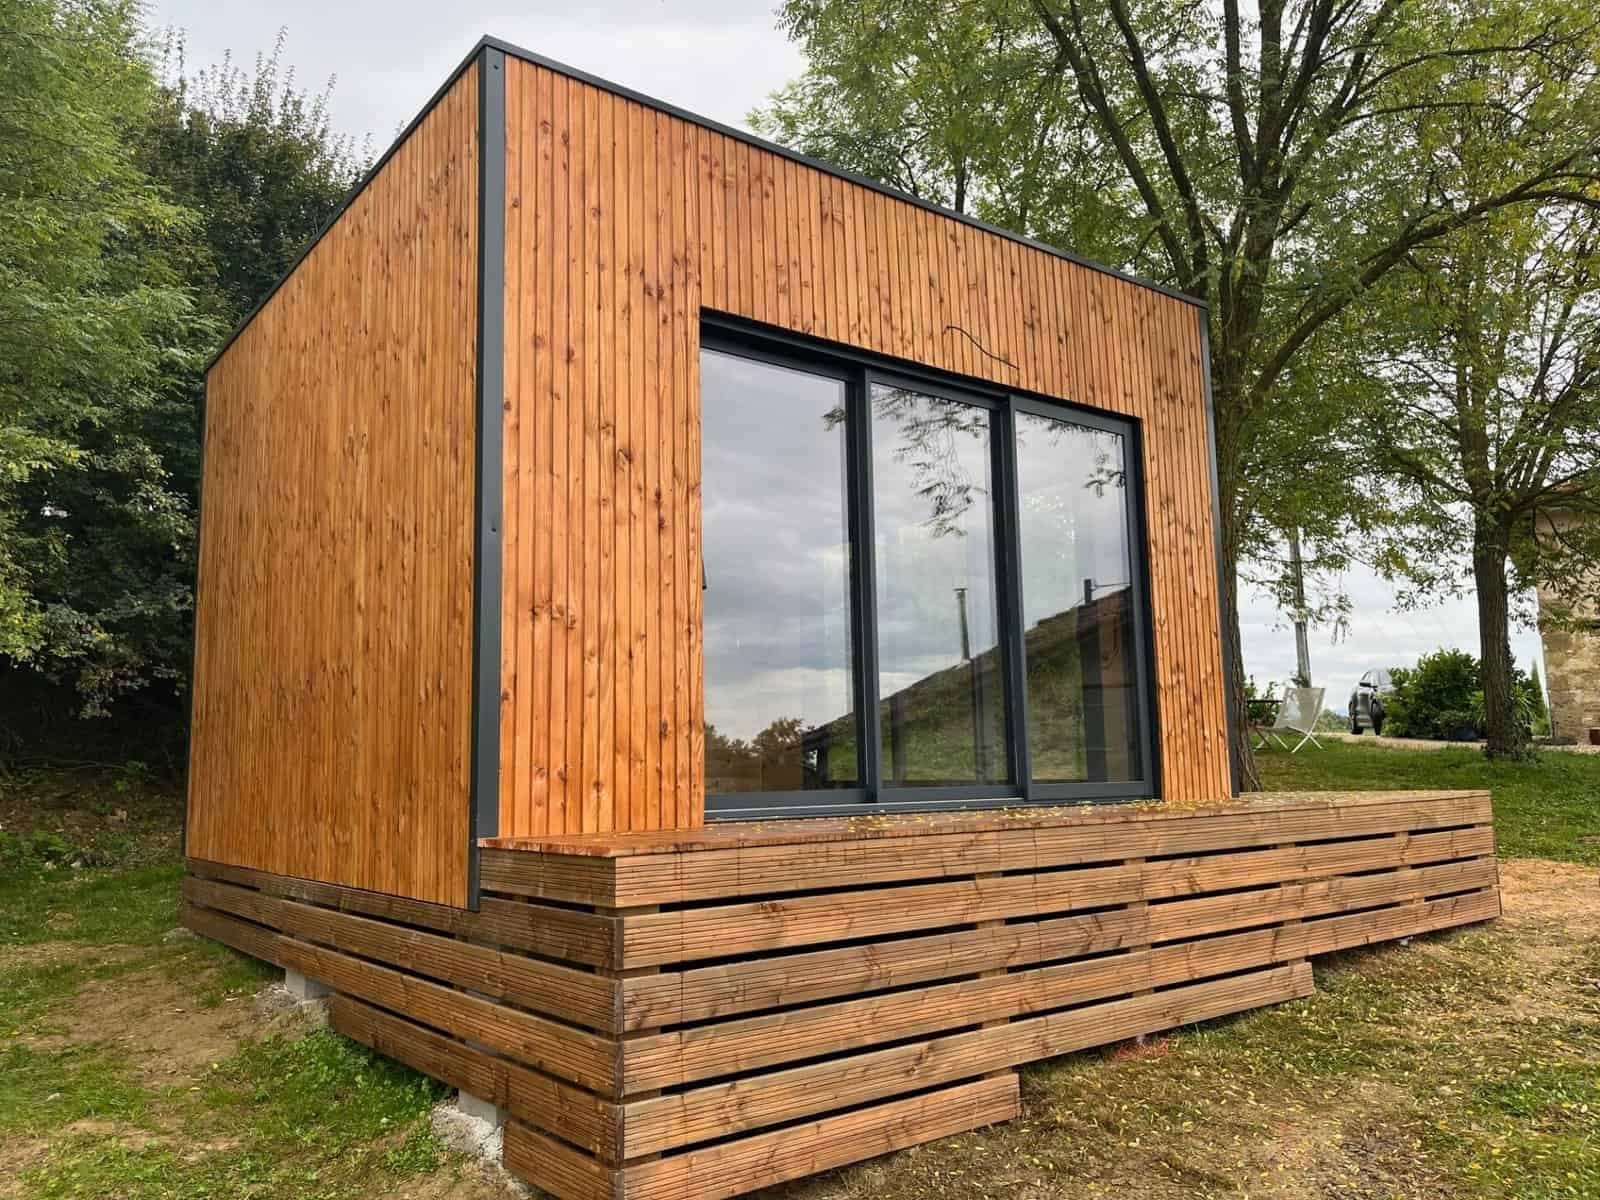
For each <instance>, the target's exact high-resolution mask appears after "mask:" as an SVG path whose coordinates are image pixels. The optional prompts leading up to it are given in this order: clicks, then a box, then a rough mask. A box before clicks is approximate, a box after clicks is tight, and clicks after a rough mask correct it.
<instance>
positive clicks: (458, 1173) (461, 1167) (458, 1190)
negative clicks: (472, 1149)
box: [383, 1161, 540, 1200]
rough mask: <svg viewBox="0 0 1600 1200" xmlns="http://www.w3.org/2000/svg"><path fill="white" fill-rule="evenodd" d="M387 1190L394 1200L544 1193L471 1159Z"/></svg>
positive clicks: (494, 1198) (511, 1198)
mask: <svg viewBox="0 0 1600 1200" xmlns="http://www.w3.org/2000/svg"><path fill="white" fill-rule="evenodd" d="M383 1194H384V1196H385V1197H387V1198H390V1200H525V1198H526V1197H530V1196H537V1195H539V1194H540V1193H537V1192H534V1191H533V1190H532V1189H530V1188H526V1187H523V1186H522V1185H521V1184H520V1183H518V1182H517V1181H516V1180H514V1179H512V1178H511V1177H510V1176H509V1175H507V1174H506V1173H505V1172H504V1171H501V1170H499V1169H497V1168H496V1167H493V1166H490V1165H489V1164H488V1163H481V1162H472V1161H468V1162H464V1163H458V1164H454V1165H451V1166H448V1167H445V1168H444V1169H443V1170H439V1171H435V1172H434V1173H433V1174H432V1175H421V1176H417V1177H416V1178H414V1179H408V1180H406V1181H404V1182H403V1183H401V1184H399V1185H398V1186H385V1187H384V1191H383Z"/></svg>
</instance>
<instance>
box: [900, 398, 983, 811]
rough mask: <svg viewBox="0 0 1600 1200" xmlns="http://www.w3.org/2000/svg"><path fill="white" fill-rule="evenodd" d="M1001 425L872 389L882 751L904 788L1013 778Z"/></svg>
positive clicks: (954, 406)
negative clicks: (1000, 607)
mask: <svg viewBox="0 0 1600 1200" xmlns="http://www.w3.org/2000/svg"><path fill="white" fill-rule="evenodd" d="M991 424H992V418H991V414H990V413H989V411H988V410H986V409H983V408H980V407H976V406H973V405H968V404H961V403H958V402H955V401H951V400H945V399H942V398H940V397H936V396H930V395H924V394H919V393H915V392H911V391H906V390H903V389H896V388H886V387H882V386H877V385H875V386H874V387H873V389H872V462H873V466H872V471H873V476H872V491H873V522H874V525H873V528H874V535H875V539H876V565H877V580H876V585H877V597H878V610H877V611H878V657H879V668H880V669H879V679H878V689H879V696H880V697H881V698H882V699H883V700H885V701H887V702H888V704H887V712H886V714H885V716H884V718H883V737H884V743H885V744H884V746H883V747H882V748H881V750H880V753H881V754H882V760H883V762H884V764H885V777H886V778H889V779H892V780H893V781H894V782H896V783H901V784H907V785H914V784H940V783H945V784H956V783H961V782H978V781H983V782H988V781H992V780H994V779H996V778H1001V777H1003V776H1004V773H1005V754H1004V752H1003V747H1004V739H1005V714H1004V711H1003V709H1004V700H1003V697H1002V695H1001V688H1000V685H999V676H998V671H997V665H998V656H996V655H994V654H992V653H988V652H989V651H992V649H993V648H994V647H995V645H996V644H997V642H998V620H997V613H996V606H995V602H996V592H997V588H996V583H995V565H996V564H995V539H994V505H993V492H992V484H991V480H990V465H991V458H990V427H991ZM951 668H959V669H958V670H951Z"/></svg>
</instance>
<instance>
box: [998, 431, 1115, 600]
mask: <svg viewBox="0 0 1600 1200" xmlns="http://www.w3.org/2000/svg"><path fill="white" fill-rule="evenodd" d="M1016 429H1017V483H1018V490H1019V493H1020V497H1019V498H1020V503H1019V505H1018V508H1019V515H1020V519H1021V524H1022V528H1021V531H1020V532H1021V536H1020V539H1019V540H1020V542H1021V545H1022V579H1023V587H1022V601H1023V622H1024V624H1025V625H1027V626H1029V627H1031V626H1034V625H1036V624H1038V623H1039V622H1040V621H1043V620H1046V619H1048V618H1049V617H1052V616H1055V615H1056V614H1057V613H1060V612H1064V611H1066V610H1067V609H1068V608H1071V607H1073V606H1074V605H1078V604H1082V603H1083V601H1084V587H1085V583H1086V582H1087V581H1093V585H1094V594H1095V595H1097V596H1098V595H1100V594H1102V593H1103V592H1104V591H1105V590H1106V589H1108V588H1111V587H1114V586H1126V584H1127V583H1128V580H1129V577H1130V572H1131V570H1132V564H1131V563H1130V561H1129V557H1128V548H1129V544H1130V539H1129V532H1128V526H1127V508H1126V501H1127V497H1126V494H1125V487H1126V478H1127V475H1126V463H1125V460H1124V453H1123V442H1122V438H1121V436H1120V435H1118V434H1115V433H1109V432H1106V431H1104V430H1099V429H1092V428H1089V427H1087V426H1083V425H1072V424H1068V423H1067V422H1065V421H1059V420H1054V419H1052V418H1049V417H1041V416H1037V415H1035V414H1033V413H1026V412H1018V413H1017V414H1016Z"/></svg>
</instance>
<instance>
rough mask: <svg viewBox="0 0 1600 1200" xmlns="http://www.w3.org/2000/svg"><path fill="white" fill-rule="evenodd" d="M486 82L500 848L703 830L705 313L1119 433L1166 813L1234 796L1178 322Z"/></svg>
mask: <svg viewBox="0 0 1600 1200" xmlns="http://www.w3.org/2000/svg"><path fill="white" fill-rule="evenodd" d="M506 66H507V71H508V75H507V80H506V94H507V127H508V135H507V137H508V142H507V171H506V178H507V184H506V220H507V227H506V247H507V251H506V253H507V263H506V275H507V296H506V380H507V383H506V390H507V404H506V426H505V429H506V457H505V472H506V475H505V483H506V487H505V497H506V501H505V522H506V526H505V547H506V558H505V572H506V588H505V598H504V611H503V631H504V632H503V641H502V661H501V676H502V680H503V687H502V693H501V701H502V709H501V757H502V767H501V774H500V780H501V791H500V814H501V832H502V833H503V834H504V835H507V836H517V835H522V836H537V835H542V834H552V833H563V832H567V833H573V832H606V831H609V830H643V829H662V828H674V827H678V828H682V827H692V826H694V825H698V824H699V823H700V822H701V821H702V819H703V814H704V807H705V796H704V782H703V769H702V768H703V760H704V731H703V722H702V712H703V706H702V696H701V658H700V655H701V621H700V547H699V544H698V531H699V526H700V514H699V506H700V475H699V470H700V452H699V447H700V429H699V388H700V385H699V366H698V362H699V323H700V313H701V309H702V308H706V309H711V310H715V311H718V312H723V313H730V314H734V315H737V316H740V317H745V318H748V319H751V320H755V321H761V322H765V323H768V324H771V325H774V326H777V327H779V328H782V329H787V330H792V331H797V332H801V333H806V334H811V335H814V336H816V337H819V338H826V339H828V340H830V341H834V342H839V343H843V344H846V345H849V346H855V347H860V348H863V349H866V350H871V351H875V352H878V353H882V354H888V355H893V356H896V357H899V358H903V359H909V360H912V361H915V362H918V363H923V364H927V365H929V366H932V367H937V368H941V369H943V370H948V371H953V372H958V373H960V374H964V375H968V376H972V377H974V378H977V379H982V380H986V381H989V382H992V383H995V384H1001V385H1006V386H1011V387H1015V388H1018V389H1020V390H1023V391H1028V392H1035V393H1039V394H1042V395H1045V396H1052V397H1057V398H1060V399H1063V400H1069V401H1073V402H1077V403H1080V404H1085V405H1089V406H1092V407H1095V408H1100V409H1105V410H1107V411H1109V412H1114V413H1120V414H1123V415H1126V416H1130V417H1134V418H1137V419H1138V420H1139V421H1140V427H1141V431H1142V436H1143V441H1144V465H1145V507H1146V521H1147V524H1148V526H1149V559H1150V595H1151V605H1152V609H1153V618H1154V635H1155V636H1154V659H1155V675H1156V678H1155V690H1156V703H1157V706H1158V712H1159V740H1160V742H1159V744H1160V759H1161V780H1162V793H1163V795H1164V796H1165V798H1166V799H1168V800H1172V801H1178V802H1184V801H1198V800H1213V799H1217V798H1221V797H1225V796H1227V795H1228V794H1229V792H1230V779H1229V764H1228V748H1227V727H1226V716H1225V711H1224V699H1223V678H1222V654H1221V646H1220V630H1219V618H1218V609H1217V580H1216V568H1215V562H1214V552H1213V546H1214V541H1213V521H1212V507H1211V505H1212V499H1211V487H1210V450H1209V445H1208V441H1207V432H1206V410H1205V397H1204V393H1203V387H1204V374H1203V368H1202V363H1201V344H1200V331H1199V323H1198V320H1197V317H1196V313H1195V309H1194V308H1193V307H1192V306H1190V305H1188V304H1186V303H1184V302H1182V301H1179V300H1176V299H1173V298H1170V297H1168V296H1165V295H1163V294H1161V293H1158V292H1155V291H1152V290H1150V289H1147V288H1141V287H1139V286H1137V285H1135V284H1132V283H1128V282H1126V281H1124V280H1121V279H1118V278H1116V277H1114V276H1111V275H1108V274H1105V273H1103V272H1099V271H1095V270H1093V269H1091V268H1088V267H1083V266H1079V265H1077V264H1075V263H1072V262H1069V261H1067V260H1065V259H1062V258H1058V257H1056V256H1055V255H1052V254H1049V253H1046V252H1044V251H1041V250H1035V249H1033V248H1031V247H1028V246H1024V245H1021V244H1019V243H1017V242H1015V241H1012V240H1010V239H1007V238H1004V237H1001V236H999V235H996V234H992V233H988V232H985V231H983V230H981V229H977V228H974V227H972V226H969V225H966V224H964V223H962V222H959V221H955V220H951V219H948V218H945V217H941V216H939V215H938V214H935V213H931V212H928V211H926V210H924V209H922V208H919V207H917V206H916V205H913V204H910V203H907V202H906V201H903V200H898V199H895V198H893V197H890V196H886V195H883V194H881V193H879V192H876V191H873V190H872V189H870V188H866V187H862V186H860V185H857V184H854V183H851V182H849V181H847V180H844V179H839V178H837V177H835V176H832V175H828V174H826V173H823V172H820V171H817V170H815V169H813V168H810V167H807V166H805V165H804V164H801V163H797V162H794V161H792V160H790V159H788V158H785V157H783V156H781V155H778V154H774V153H772V152H770V151H766V150H763V149H761V148H759V147H755V146H751V145H749V144H747V143H744V142H741V141H739V140H736V139H734V138H730V137H727V136H724V135H723V134H721V133H718V132H716V131H715V130H711V129H706V128H703V127H701V126H698V125H695V124H691V123H689V122H687V121H684V120H682V119H679V118H677V117H674V116H671V115H669V114H665V113H661V112H657V111H655V110H654V109H651V108H647V107H645V106H643V105H640V104H638V103H636V102H634V101H632V100H629V99H626V98H624V97H619V96H616V95H613V94H611V93H609V92H605V91H602V90H600V89H598V88H596V87H594V86H591V85H589V84H586V83H583V82H581V81H578V80H573V79H569V78H566V77H564V76H561V75H559V74H556V73H555V72H553V71H551V70H548V69H546V68H544V67H542V66H538V65H536V64H533V63H530V62H527V61H525V60H517V59H508V61H507V64H506Z"/></svg>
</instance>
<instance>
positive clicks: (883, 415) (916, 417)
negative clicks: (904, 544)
mask: <svg viewBox="0 0 1600 1200" xmlns="http://www.w3.org/2000/svg"><path fill="white" fill-rule="evenodd" d="M872 400H873V406H874V409H875V411H876V415H877V417H878V418H879V419H880V420H885V421H893V422H895V423H896V424H897V425H898V426H899V427H900V439H901V440H900V444H899V446H897V447H896V448H895V450H894V458H895V461H897V462H902V463H905V464H906V465H907V466H908V467H910V468H911V471H912V475H913V478H914V481H915V482H914V484H913V487H914V490H915V492H916V494H917V495H918V496H922V497H925V498H926V499H927V500H928V502H929V505H930V511H929V513H928V516H927V517H926V518H925V519H924V520H923V522H922V524H924V525H926V526H927V527H928V528H930V529H931V530H932V531H933V536H934V537H945V536H947V535H948V536H951V537H965V536H966V532H967V531H966V515H967V511H968V510H969V509H970V508H971V507H972V505H973V504H974V503H975V502H976V501H977V499H978V498H980V497H982V496H985V495H987V494H988V491H987V489H986V488H984V487H983V486H982V485H981V484H980V483H979V482H977V481H975V480H973V478H972V477H971V476H970V475H969V474H968V472H967V469H966V467H965V465H964V464H963V463H962V461H961V449H960V447H961V439H962V438H971V439H974V440H976V441H977V442H978V443H979V444H980V445H982V444H984V443H985V442H986V440H987V438H988V436H989V413H988V411H987V410H986V409H982V408H975V407H973V406H972V405H970V404H960V403H957V402H955V401H952V400H942V399H940V398H939V397H937V396H925V395H923V394H922V393H921V392H913V391H908V390H906V389H905V388H891V387H883V386H881V385H880V386H875V387H874V388H873V390H872Z"/></svg>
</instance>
